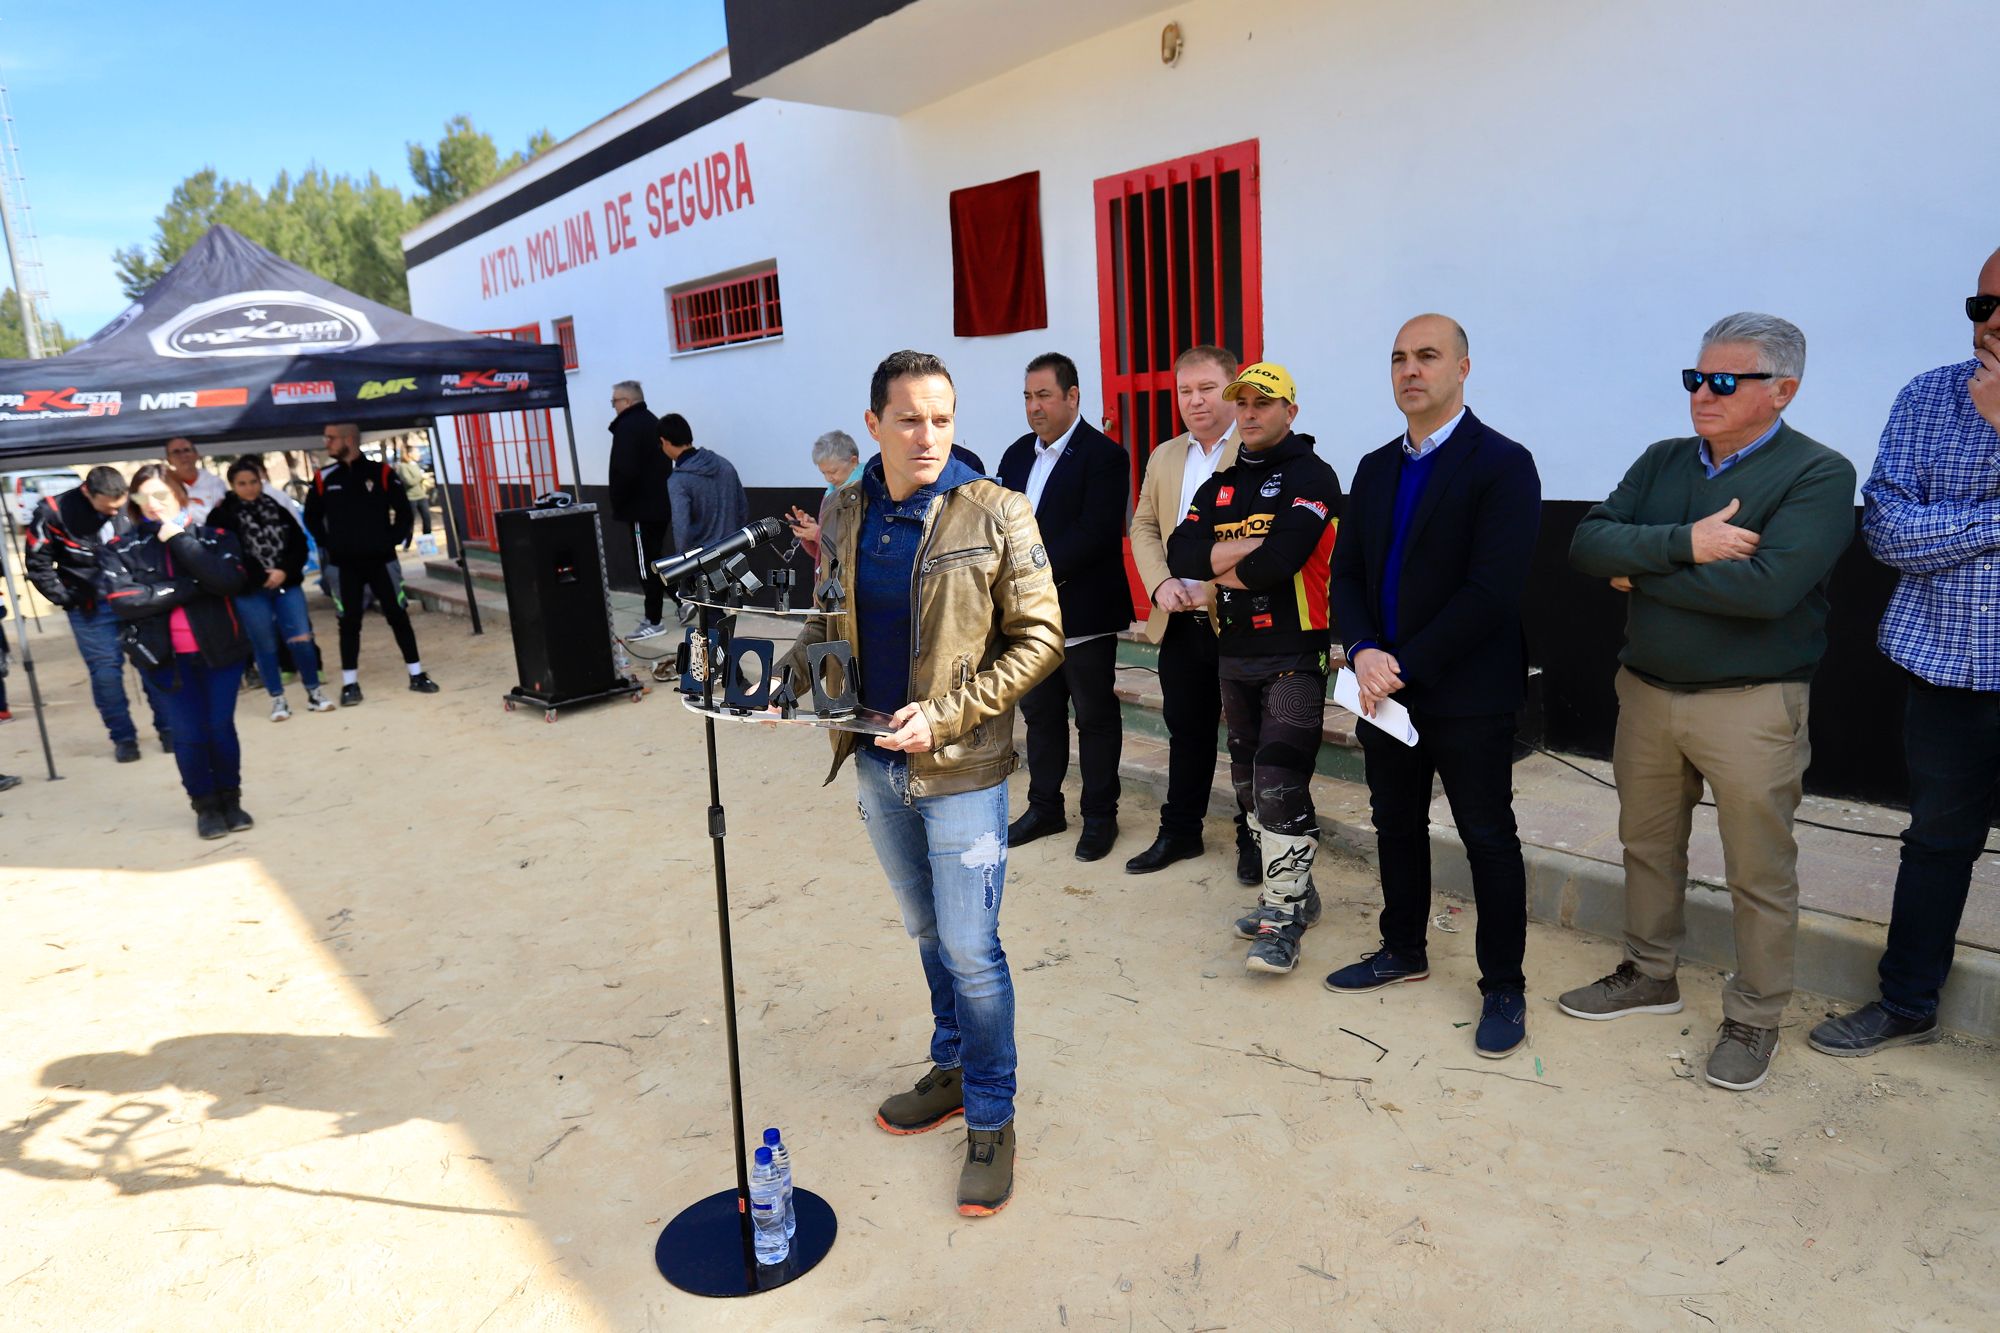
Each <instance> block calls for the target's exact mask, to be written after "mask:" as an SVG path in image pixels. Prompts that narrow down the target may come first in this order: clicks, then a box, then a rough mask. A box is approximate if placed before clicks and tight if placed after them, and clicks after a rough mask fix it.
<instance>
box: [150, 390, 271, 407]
mask: <svg viewBox="0 0 2000 1333" xmlns="http://www.w3.org/2000/svg"><path fill="white" fill-rule="evenodd" d="M249 405H250V391H249V390H248V389H190V390H182V391H180V392H178V393H142V394H140V395H139V410H140V411H141V412H174V411H181V410H184V409H187V408H193V407H248V406H249Z"/></svg>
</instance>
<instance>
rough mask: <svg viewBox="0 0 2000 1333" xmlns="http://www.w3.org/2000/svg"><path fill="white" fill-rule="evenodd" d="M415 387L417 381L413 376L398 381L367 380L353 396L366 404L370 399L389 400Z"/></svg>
mask: <svg viewBox="0 0 2000 1333" xmlns="http://www.w3.org/2000/svg"><path fill="white" fill-rule="evenodd" d="M416 387H417V380H416V377H415V376H414V375H408V376H405V377H404V378H402V379H399V380H369V381H368V382H366V383H365V384H363V385H362V386H361V391H360V392H359V393H357V394H355V395H354V396H355V397H356V398H359V399H361V400H362V401H363V402H366V401H368V400H369V399H371V398H389V397H393V396H394V395H396V394H399V393H408V392H410V391H411V390H413V389H415V388H416Z"/></svg>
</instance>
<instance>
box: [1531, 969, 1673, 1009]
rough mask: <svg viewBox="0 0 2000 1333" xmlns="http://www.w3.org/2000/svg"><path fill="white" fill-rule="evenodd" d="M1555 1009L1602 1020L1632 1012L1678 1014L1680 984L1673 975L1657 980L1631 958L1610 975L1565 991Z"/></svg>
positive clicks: (1558, 999) (1557, 1001)
mask: <svg viewBox="0 0 2000 1333" xmlns="http://www.w3.org/2000/svg"><path fill="white" fill-rule="evenodd" d="M1556 1008H1558V1009H1560V1010H1562V1011H1563V1012H1564V1013H1566V1014H1568V1015H1569V1016H1570V1017H1571V1018H1589V1019H1594V1020H1597V1021H1600V1022H1601V1021H1603V1020H1604V1019H1608V1018H1624V1017H1626V1016H1627V1015H1630V1014H1677V1013H1679V1012H1680V1011H1681V984H1680V982H1678V981H1676V980H1674V979H1673V978H1672V977H1668V978H1667V979H1666V980H1665V981H1655V980H1654V979H1653V978H1652V977H1649V976H1647V975H1646V974H1645V973H1643V972H1641V971H1640V970H1639V969H1638V968H1636V967H1634V966H1633V965H1632V963H1631V962H1630V961H1629V960H1628V961H1626V962H1623V963H1620V964H1619V965H1618V970H1617V971H1616V972H1613V973H1612V974H1611V975H1610V976H1607V977H1599V978H1598V979H1597V980H1595V981H1593V982H1591V983H1590V984H1589V985H1588V986H1578V987H1577V988H1576V989H1575V990H1571V991H1564V992H1563V993H1562V995H1561V996H1560V997H1558V998H1557V1000H1556Z"/></svg>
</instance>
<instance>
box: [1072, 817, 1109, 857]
mask: <svg viewBox="0 0 2000 1333" xmlns="http://www.w3.org/2000/svg"><path fill="white" fill-rule="evenodd" d="M1117 841H1118V821H1117V820H1115V819H1086V820H1084V821H1083V833H1082V835H1081V836H1079V837H1078V838H1077V840H1076V859H1077V860H1079V861H1102V860H1103V859H1104V857H1105V855H1106V854H1107V853H1108V852H1110V850H1111V844H1112V843H1114V842H1117Z"/></svg>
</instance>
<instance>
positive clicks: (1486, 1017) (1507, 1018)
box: [1472, 990, 1528, 1060]
mask: <svg viewBox="0 0 2000 1333" xmlns="http://www.w3.org/2000/svg"><path fill="white" fill-rule="evenodd" d="M1527 1039H1528V1001H1527V999H1526V998H1525V997H1524V996H1522V995H1521V994H1519V993H1518V992H1515V991H1510V990H1497V991H1494V992H1493V993H1492V994H1490V995H1488V996H1487V997H1486V999H1485V1000H1484V1001H1483V1002H1482V1003H1481V1004H1480V1006H1479V1028H1478V1030H1477V1031H1476V1032H1474V1033H1473V1038H1472V1044H1473V1049H1475V1050H1477V1051H1478V1052H1479V1053H1480V1054H1481V1055H1483V1056H1485V1057H1486V1058H1487V1059H1489V1060H1504V1059H1506V1058H1507V1057H1508V1056H1510V1055H1512V1054H1513V1053H1514V1052H1516V1051H1518V1050H1520V1049H1521V1043H1522V1042H1524V1041H1526V1040H1527Z"/></svg>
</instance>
